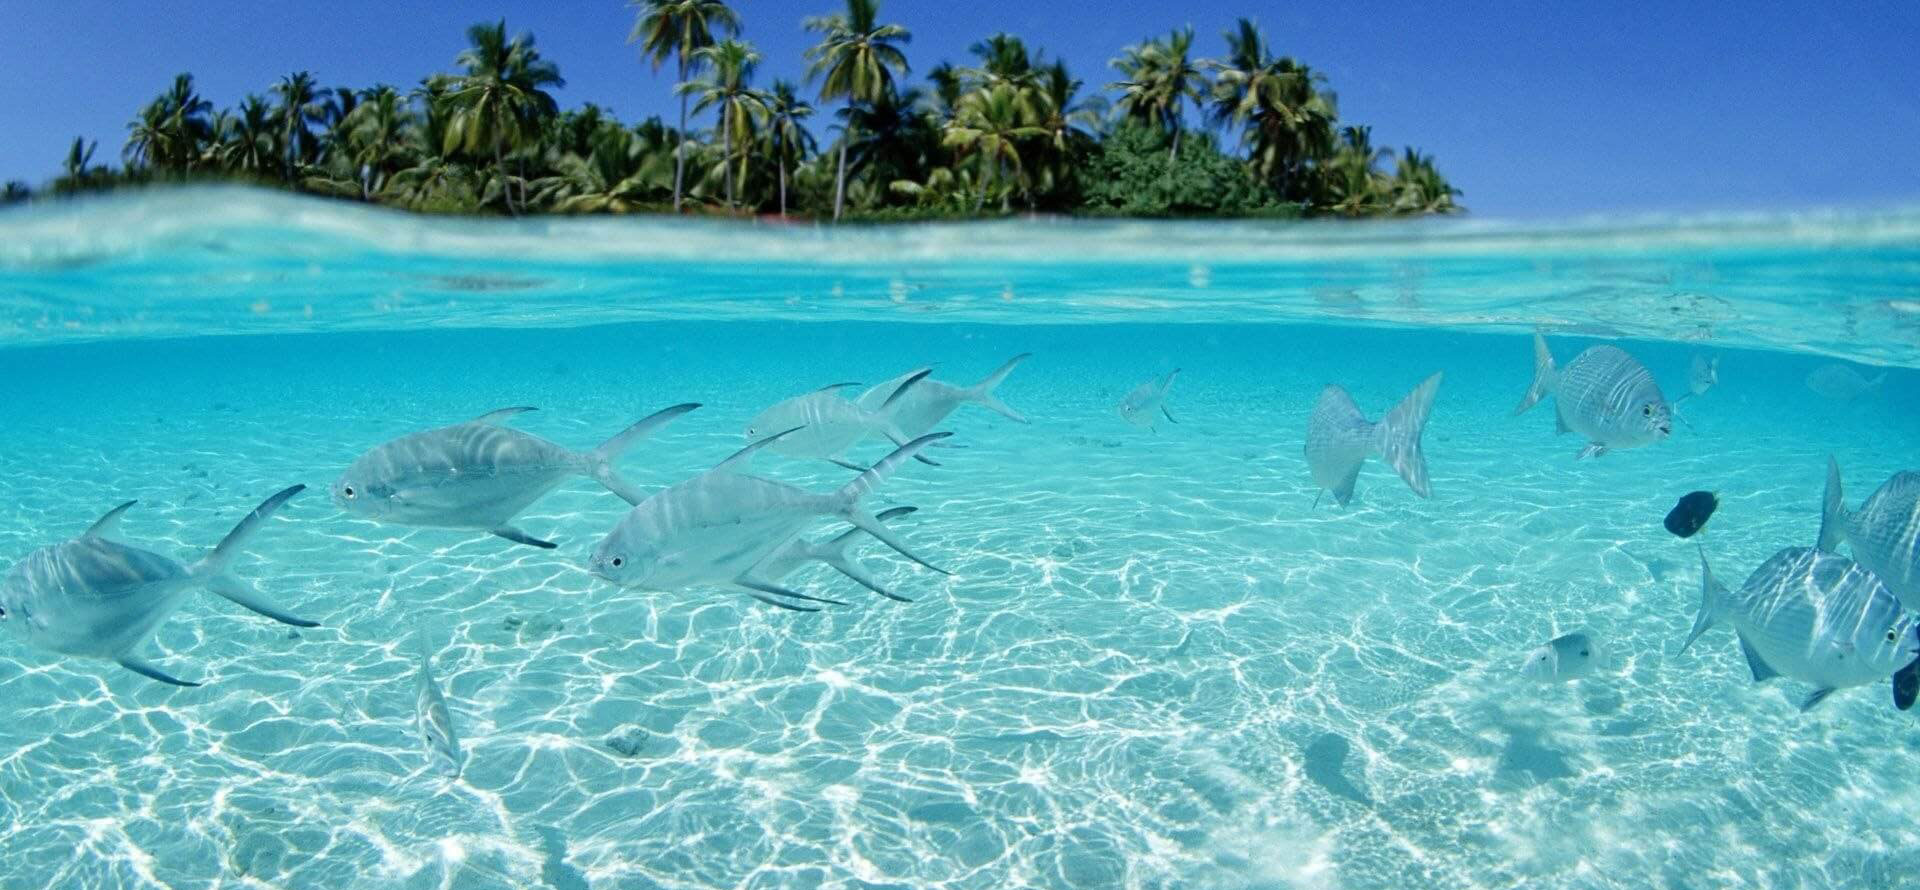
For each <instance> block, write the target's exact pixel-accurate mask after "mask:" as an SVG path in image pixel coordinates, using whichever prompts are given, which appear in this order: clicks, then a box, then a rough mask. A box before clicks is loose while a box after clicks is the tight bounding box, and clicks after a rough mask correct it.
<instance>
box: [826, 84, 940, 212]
mask: <svg viewBox="0 0 1920 890" xmlns="http://www.w3.org/2000/svg"><path fill="white" fill-rule="evenodd" d="M925 101H926V97H925V95H924V94H923V93H922V92H921V91H920V90H918V89H909V90H907V91H906V92H904V93H901V92H895V91H893V90H891V89H889V90H888V91H886V92H885V93H883V94H881V95H880V96H879V97H878V98H876V99H874V100H873V101H872V102H868V103H866V104H863V105H848V106H846V107H844V108H841V109H840V110H839V111H837V112H835V113H834V114H835V116H836V117H838V118H840V120H841V122H842V123H841V125H840V127H839V130H840V132H841V138H842V139H843V140H844V142H843V145H844V147H845V148H846V150H847V157H846V182H847V202H848V203H850V204H853V203H857V202H856V201H854V200H853V198H854V186H855V184H856V183H855V180H856V179H858V178H859V177H861V176H863V175H864V176H866V177H867V178H868V180H869V181H870V182H871V184H872V186H873V190H871V191H869V192H868V194H869V196H870V197H876V198H877V197H879V196H880V194H881V192H880V191H879V190H880V189H884V188H887V184H888V183H891V182H893V181H894V180H900V179H906V180H914V181H919V180H921V179H923V178H925V177H926V176H927V175H928V174H929V172H930V171H931V170H932V169H933V168H934V167H937V166H939V165H940V163H941V162H943V161H944V160H945V157H944V156H945V155H946V154H947V151H946V149H945V148H943V147H942V146H941V140H942V139H943V138H944V135H943V133H942V131H941V124H940V121H938V120H937V119H935V118H934V117H932V116H931V115H928V114H927V113H925V112H924V111H923V110H922V108H923V106H924V105H925Z"/></svg>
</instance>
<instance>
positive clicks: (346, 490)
mask: <svg viewBox="0 0 1920 890" xmlns="http://www.w3.org/2000/svg"><path fill="white" fill-rule="evenodd" d="M340 493H341V494H344V495H346V496H347V497H353V486H351V485H349V486H347V487H345V488H342V489H340Z"/></svg>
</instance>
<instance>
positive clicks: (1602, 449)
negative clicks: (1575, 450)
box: [1573, 442, 1607, 460]
mask: <svg viewBox="0 0 1920 890" xmlns="http://www.w3.org/2000/svg"><path fill="white" fill-rule="evenodd" d="M1606 453H1607V446H1605V445H1602V444H1600V443H1599V442H1588V443H1587V447H1585V448H1582V449H1580V453H1579V454H1576V455H1574V456H1573V459H1574V460H1580V459H1581V458H1587V457H1599V456H1600V455H1603V454H1606Z"/></svg>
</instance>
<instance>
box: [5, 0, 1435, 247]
mask: <svg viewBox="0 0 1920 890" xmlns="http://www.w3.org/2000/svg"><path fill="white" fill-rule="evenodd" d="M845 2H846V9H845V10H844V11H843V12H839V13H835V14H829V15H822V16H818V17H813V18H808V19H807V20H805V21H804V22H803V23H802V27H804V28H805V29H806V30H807V31H809V32H811V33H813V34H817V35H818V38H819V40H818V42H817V43H816V44H814V45H813V46H812V47H811V48H809V49H808V50H806V61H807V62H808V72H807V83H806V84H805V85H804V86H803V85H801V84H795V83H791V82H788V81H785V80H774V81H773V82H772V83H770V84H766V85H764V87H763V86H761V85H757V84H756V83H755V80H754V74H755V70H756V67H757V65H758V63H759V61H760V55H759V54H758V53H757V52H756V51H755V50H754V48H753V46H752V44H750V43H748V42H746V41H744V40H742V39H740V36H739V35H740V34H741V27H742V20H741V16H740V14H739V12H738V11H737V10H736V9H734V8H732V7H731V6H729V5H728V3H726V2H724V0H632V2H630V4H629V5H631V6H633V7H635V13H636V21H635V24H634V27H633V31H632V33H631V35H630V36H629V38H628V40H629V42H630V43H632V44H635V45H636V46H637V47H638V48H639V51H640V54H641V57H642V58H643V59H644V60H647V61H649V62H651V63H652V65H653V67H654V70H655V71H656V72H658V71H660V70H661V69H662V68H667V69H668V70H670V71H672V72H674V73H675V74H676V75H677V76H676V77H675V78H674V81H673V86H672V88H673V91H674V93H675V95H676V96H678V99H679V109H680V111H679V118H678V122H677V125H672V126H670V125H668V123H666V122H665V121H663V120H661V119H660V118H659V117H649V118H647V119H646V120H644V121H641V122H639V123H638V124H633V125H629V124H625V123H622V122H621V121H619V120H616V119H615V118H614V117H613V115H612V114H611V113H609V112H607V111H605V110H603V109H602V108H600V107H598V106H596V105H593V104H591V103H589V104H586V105H583V106H582V107H581V108H579V109H577V110H566V111H562V110H560V108H559V105H558V103H557V102H556V100H555V99H554V96H553V91H554V90H555V89H557V88H559V87H561V86H563V85H564V84H565V81H564V80H563V79H562V77H561V74H560V69H559V67H558V65H556V64H555V63H554V62H553V61H551V60H549V59H546V58H543V57H542V56H541V54H540V51H539V50H538V49H537V48H536V45H535V41H534V37H533V35H531V34H521V35H518V36H513V37H509V34H508V30H507V26H506V23H505V22H504V21H502V22H497V23H492V24H478V25H474V26H473V27H471V28H469V29H468V31H467V37H468V40H469V42H470V44H471V45H470V46H469V47H468V48H467V49H466V50H465V51H464V52H462V53H461V54H460V55H459V57H458V58H457V59H456V60H455V65H457V66H458V67H459V69H460V70H459V71H458V72H457V73H435V74H430V75H428V76H426V77H425V78H423V79H422V80H421V81H420V82H419V85H418V86H416V87H414V88H412V89H410V90H402V89H400V88H398V87H395V86H392V85H387V84H380V85H375V86H372V87H367V88H364V89H358V88H351V87H331V88H323V87H322V86H321V85H320V84H319V83H318V82H317V81H316V80H315V78H314V77H313V76H312V75H311V74H310V73H308V72H305V71H296V72H293V73H291V74H288V75H286V76H285V77H282V78H280V80H279V81H278V82H276V83H274V84H273V85H272V86H271V87H270V88H269V90H268V93H267V95H265V96H262V95H249V96H247V97H246V98H245V99H243V100H242V101H241V102H240V103H239V105H238V106H237V107H235V108H232V109H222V110H219V111H217V112H216V111H215V110H214V109H213V107H212V103H210V102H208V101H207V100H206V99H204V98H202V97H201V96H200V94H199V93H198V92H197V90H196V89H195V87H194V82H193V76H192V75H191V74H181V75H179V76H177V77H176V78H175V79H174V81H173V84H172V86H171V87H170V88H169V89H167V91H166V92H164V93H162V94H160V95H159V96H158V97H157V98H155V99H154V100H153V102H152V103H150V104H148V105H147V106H146V107H145V108H144V109H141V110H140V112H139V113H138V114H137V115H136V116H135V117H134V118H133V120H132V121H131V122H129V123H128V125H127V139H126V143H125V146H124V148H123V149H122V151H121V160H122V165H121V166H119V167H113V166H111V165H109V164H105V163H96V161H95V154H96V152H97V149H98V147H99V144H98V142H97V141H89V140H87V139H86V138H84V137H82V138H76V139H75V140H74V141H73V145H72V147H71V149H70V150H69V151H68V153H67V157H66V160H65V163H64V166H63V169H62V173H61V174H60V175H59V176H58V177H57V178H55V179H53V180H52V181H50V182H48V183H46V184H45V185H44V186H42V187H40V188H38V189H35V188H33V187H31V186H29V185H28V184H26V183H22V182H9V183H7V184H6V186H5V193H4V200H5V201H7V202H13V201H25V200H33V199H36V198H38V197H41V196H43V195H52V196H64V195H71V194H75V193H81V192H90V191H97V190H106V189H114V188H120V187H126V186H141V185H146V184H151V183H165V182H204V181H222V182H229V181H239V182H245V183H250V184H256V185H262V186H268V187H275V188H285V189H291V190H294V191H298V192H304V193H309V194H315V195H323V196H330V197H336V198H342V199H349V200H357V201H366V202H371V203H377V204H382V205H386V206H390V207H395V208H401V209H405V210H412V211H420V212H429V213H463V214H505V215H511V216H517V215H522V214H542V213H546V214H581V213H685V212H698V213H703V214H714V215H740V216H747V215H759V214H778V215H779V216H781V217H800V218H817V219H833V220H841V219H850V220H863V221H885V220H919V219H961V218H974V217H984V216H998V215H1006V214H1014V213H1049V214H1067V215H1078V216H1141V217H1175V216H1208V217H1276V218H1290V217H1302V216H1343V217H1366V216H1389V215H1412V214H1431V213H1453V212H1457V211H1459V210H1461V209H1462V208H1461V206H1460V205H1459V204H1458V203H1456V202H1455V198H1456V197H1457V196H1459V195H1460V194H1461V193H1460V191H1459V190H1458V189H1456V188H1454V187H1453V186H1452V185H1451V184H1450V183H1448V182H1447V180H1446V178H1445V177H1444V176H1442V175H1441V173H1440V171H1439V170H1438V169H1437V168H1436V167H1435V165H1434V161H1433V159H1432V158H1431V157H1429V156H1427V155H1424V154H1422V153H1420V152H1419V151H1417V150H1415V149H1413V148H1407V149H1404V150H1402V151H1400V152H1398V153H1395V152H1393V151H1390V150H1386V149H1382V148H1377V147H1375V145H1374V143H1373V138H1372V132H1371V129H1370V128H1368V127H1365V126H1354V125H1344V126H1343V125H1342V124H1341V122H1340V120H1339V115H1338V111H1337V102H1336V98H1335V95H1334V93H1333V92H1331V91H1330V90H1329V89H1328V87H1327V84H1326V81H1325V78H1324V77H1323V76H1322V75H1321V74H1319V73H1318V72H1316V71H1314V70H1313V69H1312V68H1310V67H1309V66H1308V65H1306V64H1305V63H1303V62H1300V61H1298V60H1295V59H1293V58H1291V57H1287V56H1275V55H1274V54H1273V52H1272V50H1271V48H1270V47H1269V45H1268V43H1267V40H1266V38H1265V36H1264V35H1263V34H1262V33H1261V31H1260V29H1259V27H1258V26H1257V25H1255V24H1254V23H1253V22H1252V21H1251V20H1248V19H1244V18H1243V19H1240V20H1239V21H1238V22H1237V23H1236V25H1235V26H1234V28H1232V29H1231V30H1229V31H1227V32H1226V35H1225V36H1226V39H1227V45H1228V53H1227V55H1226V57H1224V58H1219V59H1207V58H1195V57H1194V56H1193V53H1192V46H1193V36H1194V32H1193V29H1192V28H1191V27H1184V28H1179V29H1175V30H1173V31H1172V32H1170V33H1168V34H1166V35H1165V36H1161V37H1151V38H1148V39H1146V40H1144V41H1142V42H1141V43H1139V44H1137V45H1135V46H1130V47H1126V48H1125V49H1123V50H1122V51H1121V53H1120V55H1119V56H1117V57H1116V58H1114V59H1113V60H1112V62H1111V65H1112V68H1113V69H1114V71H1115V74H1116V78H1115V79H1114V80H1113V81H1111V82H1108V83H1106V84H1104V86H1096V87H1089V86H1088V85H1087V84H1086V83H1085V82H1084V81H1082V80H1080V79H1078V78H1076V77H1075V76H1074V74H1073V72H1071V71H1069V70H1068V67H1067V65H1066V64H1065V63H1064V62H1063V61H1060V60H1058V59H1056V60H1052V61H1048V60H1047V58H1046V54H1045V53H1044V51H1042V50H1040V49H1037V48H1036V49H1031V50H1030V49H1029V48H1028V46H1027V44H1026V43H1025V42H1024V41H1023V40H1022V39H1021V38H1020V37H1017V36H1014V35H1011V34H1004V33H1002V34H994V35H991V36H988V37H986V38H984V39H982V40H980V41H979V42H977V43H975V44H974V45H973V46H972V47H971V48H970V51H971V53H972V55H973V56H974V59H973V60H972V61H973V64H971V65H966V66H956V65H953V64H950V63H947V62H941V63H940V64H938V65H935V66H933V67H932V68H930V69H928V70H927V72H926V75H925V78H924V80H925V83H924V84H923V85H912V84H909V82H908V77H909V73H910V71H911V70H912V69H911V68H910V66H909V64H908V59H907V55H906V47H907V45H908V43H909V42H910V40H911V36H912V35H911V33H910V32H909V31H908V30H907V29H906V28H905V27H903V26H901V25H898V24H888V23H884V22H882V21H881V19H880V11H879V3H878V0H845ZM816 102H817V103H821V104H822V105H826V104H841V105H842V107H840V109H839V110H838V111H837V113H836V114H834V115H833V116H832V117H833V118H835V119H836V120H834V122H833V123H832V124H830V125H829V126H827V127H825V130H826V131H827V133H828V134H830V136H829V137H828V138H829V140H830V141H822V137H820V136H816V135H815V134H814V132H813V130H812V129H810V123H812V124H818V123H823V122H824V121H822V120H821V118H824V117H827V116H826V115H817V114H816V110H817V109H816V105H815V104H814V103H816ZM1189 109H1192V110H1193V111H1194V112H1195V113H1196V114H1197V116H1199V117H1201V118H1203V119H1204V121H1205V122H1206V124H1207V126H1206V127H1203V128H1188V127H1187V126H1186V125H1185V120H1186V113H1187V111H1188V110H1189ZM707 116H710V118H711V120H710V124H709V125H708V126H706V127H704V128H699V127H696V128H694V129H689V119H690V118H693V117H707ZM1229 140H1230V141H1232V142H1234V143H1235V144H1234V145H1233V146H1231V147H1229V146H1226V145H1224V144H1223V143H1225V142H1227V141H1229ZM1389 167H1390V169H1389Z"/></svg>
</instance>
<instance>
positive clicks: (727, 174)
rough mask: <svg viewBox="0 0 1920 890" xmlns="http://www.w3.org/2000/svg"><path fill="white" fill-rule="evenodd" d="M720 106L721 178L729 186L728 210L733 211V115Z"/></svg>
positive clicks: (729, 110)
mask: <svg viewBox="0 0 1920 890" xmlns="http://www.w3.org/2000/svg"><path fill="white" fill-rule="evenodd" d="M731 111H732V109H730V108H728V107H727V106H725V105H722V106H720V178H721V179H722V180H723V181H725V182H726V184H727V209H728V210H732V209H733V114H732V113H731Z"/></svg>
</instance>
